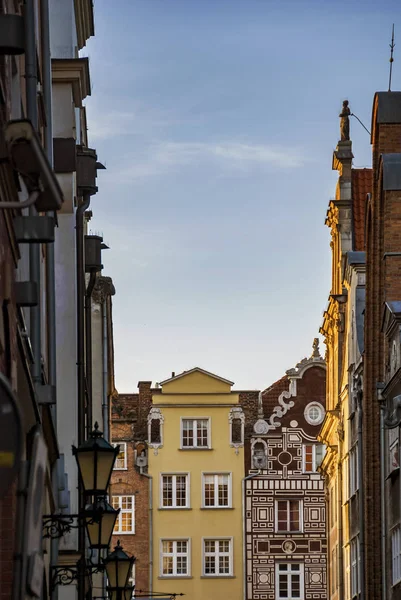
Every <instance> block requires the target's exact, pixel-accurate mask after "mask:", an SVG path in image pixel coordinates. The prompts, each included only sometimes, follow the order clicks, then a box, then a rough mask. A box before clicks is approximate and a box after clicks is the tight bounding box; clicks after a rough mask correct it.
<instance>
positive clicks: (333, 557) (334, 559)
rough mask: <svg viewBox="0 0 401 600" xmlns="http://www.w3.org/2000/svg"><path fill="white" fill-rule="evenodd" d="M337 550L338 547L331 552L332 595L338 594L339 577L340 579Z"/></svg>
mask: <svg viewBox="0 0 401 600" xmlns="http://www.w3.org/2000/svg"><path fill="white" fill-rule="evenodd" d="M337 548H338V546H336V547H335V548H333V550H332V551H331V593H332V594H334V593H335V592H336V590H337V587H338V583H337V577H338V570H337Z"/></svg>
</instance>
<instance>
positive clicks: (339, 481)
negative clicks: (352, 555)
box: [337, 462, 363, 598]
mask: <svg viewBox="0 0 401 600" xmlns="http://www.w3.org/2000/svg"><path fill="white" fill-rule="evenodd" d="M337 471H338V477H337V510H338V560H337V573H338V597H339V598H343V589H344V572H343V511H342V508H343V506H342V504H343V491H342V490H343V486H342V479H343V471H342V464H341V462H339V463H338V465H337ZM361 597H363V596H361Z"/></svg>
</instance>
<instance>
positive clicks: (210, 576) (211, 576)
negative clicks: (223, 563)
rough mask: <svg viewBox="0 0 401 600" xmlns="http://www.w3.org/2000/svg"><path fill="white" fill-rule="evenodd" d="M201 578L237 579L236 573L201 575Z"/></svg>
mask: <svg viewBox="0 0 401 600" xmlns="http://www.w3.org/2000/svg"><path fill="white" fill-rule="evenodd" d="M200 578H201V579H236V576H235V575H201V576H200Z"/></svg>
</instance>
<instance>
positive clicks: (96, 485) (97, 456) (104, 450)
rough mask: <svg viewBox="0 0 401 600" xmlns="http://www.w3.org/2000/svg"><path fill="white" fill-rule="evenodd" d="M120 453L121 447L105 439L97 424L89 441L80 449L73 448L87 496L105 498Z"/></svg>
mask: <svg viewBox="0 0 401 600" xmlns="http://www.w3.org/2000/svg"><path fill="white" fill-rule="evenodd" d="M119 451H120V447H119V446H116V447H114V446H112V445H111V444H109V442H107V441H106V440H105V439H104V437H103V432H101V431H99V425H98V424H97V423H95V428H94V430H93V431H92V433H91V435H90V438H89V439H88V440H86V441H85V442H83V443H82V444H81V445H80V446H79V447H78V448H76V447H75V446H73V447H72V453H73V455H74V456H75V458H76V461H77V463H78V470H79V475H80V478H81V481H82V486H83V488H84V493H85V495H87V496H89V495H93V496H105V495H106V494H107V488H108V486H109V482H110V477H111V473H112V471H113V466H114V462H115V460H116V458H117V456H118V453H119Z"/></svg>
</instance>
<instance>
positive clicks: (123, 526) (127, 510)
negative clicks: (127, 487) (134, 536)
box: [111, 496, 135, 534]
mask: <svg viewBox="0 0 401 600" xmlns="http://www.w3.org/2000/svg"><path fill="white" fill-rule="evenodd" d="M111 504H112V506H113V508H116V509H117V508H120V509H121V510H120V513H119V515H118V517H117V521H116V524H115V526H114V531H113V534H116V533H135V496H112V498H111Z"/></svg>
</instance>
